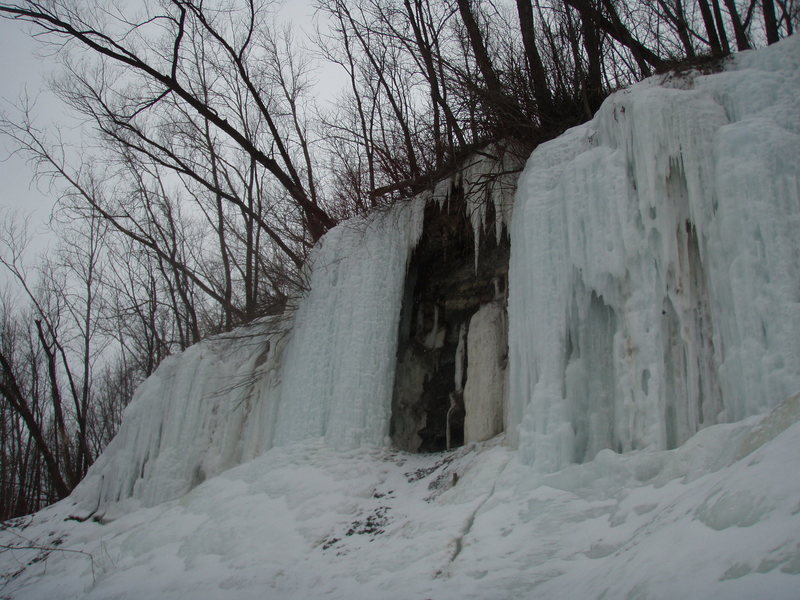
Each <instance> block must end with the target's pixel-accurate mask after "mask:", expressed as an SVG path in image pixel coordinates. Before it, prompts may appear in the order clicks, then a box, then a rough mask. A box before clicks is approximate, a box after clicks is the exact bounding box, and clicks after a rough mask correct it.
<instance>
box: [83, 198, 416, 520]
mask: <svg viewBox="0 0 800 600" xmlns="http://www.w3.org/2000/svg"><path fill="white" fill-rule="evenodd" d="M423 208H424V204H423V202H422V201H414V202H410V203H405V204H403V205H398V206H396V207H394V208H392V209H391V210H387V211H385V212H383V213H380V214H376V215H373V216H372V217H371V218H370V219H369V220H361V219H354V220H351V221H348V222H347V223H344V224H342V225H340V226H339V227H337V228H335V229H334V230H332V231H330V232H329V233H328V235H326V236H325V238H324V239H323V241H322V243H321V245H320V246H319V247H318V248H316V249H315V251H314V252H313V254H312V257H311V259H310V261H309V262H310V265H311V267H310V275H309V291H308V293H307V295H306V296H305V297H304V298H302V299H301V300H300V301H299V304H298V306H297V308H296V310H295V311H294V314H293V315H291V316H286V317H282V318H278V319H273V320H269V321H261V322H258V323H255V324H253V325H251V326H248V327H245V328H240V329H238V330H236V331H235V332H232V333H230V334H226V335H222V336H219V337H217V338H215V339H210V340H206V341H204V342H201V343H199V344H197V345H195V346H193V347H191V348H189V349H188V350H186V351H185V352H183V353H181V354H179V355H176V356H172V357H169V358H167V359H166V360H165V361H164V362H163V363H162V364H161V365H160V366H159V368H158V369H157V370H156V372H155V373H154V374H153V375H152V376H151V377H150V378H148V379H147V380H146V381H145V382H144V383H143V384H142V385H141V386H140V387H139V388H138V389H137V391H136V394H135V397H134V399H133V401H132V402H131V404H130V406H129V407H128V408H127V409H126V411H125V415H124V418H123V423H122V426H121V428H120V431H119V433H118V435H117V436H116V437H115V438H114V440H112V442H111V443H110V444H109V446H108V448H107V449H106V450H105V452H104V453H103V454H102V455H101V456H100V458H99V459H98V460H97V462H96V463H95V465H93V467H92V469H91V470H90V471H89V474H88V475H87V477H86V478H85V480H84V481H83V482H82V483H81V485H80V486H79V487H78V489H77V490H76V491H75V494H74V496H73V498H75V499H77V500H78V501H80V502H81V504H82V505H83V506H84V507H85V508H86V509H88V510H95V509H96V510H98V511H104V510H106V509H107V508H108V507H109V505H112V504H115V503H118V502H120V501H125V500H128V499H131V500H134V501H138V502H140V503H142V504H144V505H146V506H151V505H155V504H158V503H159V502H163V501H165V500H169V499H172V498H176V497H178V496H181V495H182V494H185V493H186V492H188V491H189V490H191V489H192V488H193V487H194V486H196V485H198V484H199V483H201V482H202V481H203V480H205V479H207V478H209V477H212V476H214V475H216V474H218V473H220V472H221V471H223V470H225V469H228V468H230V467H232V466H235V465H237V464H239V463H241V462H243V461H246V460H249V459H252V458H254V457H256V456H258V455H259V454H261V453H262V452H264V451H265V450H267V449H269V448H270V447H272V446H274V445H282V444H287V443H291V442H295V441H299V440H303V439H306V438H311V437H319V436H324V437H325V440H326V443H328V444H329V445H331V446H333V447H335V448H340V449H345V448H353V447H356V446H358V445H360V444H382V443H384V442H385V440H386V436H387V435H388V428H389V414H390V411H391V401H392V387H393V382H394V368H395V352H396V347H397V339H396V338H397V321H398V318H399V314H400V306H401V303H402V297H403V284H404V281H405V275H406V263H407V261H408V257H409V254H410V252H411V249H412V248H413V247H414V246H415V245H416V243H417V237H418V236H419V233H420V231H421V229H422V214H423Z"/></svg>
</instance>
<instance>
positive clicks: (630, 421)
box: [509, 38, 800, 472]
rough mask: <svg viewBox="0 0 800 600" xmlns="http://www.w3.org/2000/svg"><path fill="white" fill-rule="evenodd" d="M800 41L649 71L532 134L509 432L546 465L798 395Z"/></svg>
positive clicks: (522, 213)
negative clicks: (574, 123) (706, 64)
mask: <svg viewBox="0 0 800 600" xmlns="http://www.w3.org/2000/svg"><path fill="white" fill-rule="evenodd" d="M799 63H800V43H799V42H798V39H796V38H791V39H788V40H786V42H784V43H782V44H780V45H779V46H775V47H770V48H767V49H764V50H762V51H760V52H756V53H753V52H748V53H742V54H741V55H739V56H737V57H736V58H735V59H734V60H733V61H732V64H731V65H729V66H728V68H727V70H726V71H725V72H723V73H719V74H713V75H700V74H698V73H696V72H695V73H687V74H683V75H681V76H676V75H672V76H661V77H656V78H651V79H649V80H647V81H645V82H643V83H641V84H639V85H636V86H634V87H633V88H632V89H630V90H624V91H622V92H619V93H616V94H614V95H613V96H611V97H610V98H609V99H608V100H607V101H606V102H605V103H604V104H603V106H602V108H601V109H600V111H599V112H598V114H597V115H596V117H595V118H594V120H592V121H591V122H589V123H587V124H585V125H583V126H581V127H577V128H574V129H572V130H570V131H568V132H567V133H566V134H565V135H563V136H561V137H560V138H558V139H556V140H554V141H552V142H549V143H547V144H544V145H542V146H540V147H539V148H538V149H537V150H536V151H535V152H534V153H533V155H532V156H531V157H530V159H529V161H528V163H527V165H526V168H525V170H524V172H523V174H522V176H521V178H520V182H519V189H518V192H517V198H516V204H515V207H514V218H513V221H512V228H511V239H512V245H511V265H510V274H509V282H510V283H509V288H510V289H509V332H510V337H509V360H510V374H509V386H510V395H509V420H510V423H509V432H510V436H511V441H512V443H514V444H515V445H517V446H518V448H519V451H520V454H521V456H522V458H523V460H524V461H525V462H527V463H530V464H534V465H536V466H537V467H538V468H539V469H541V470H542V471H546V472H547V471H556V470H559V469H561V468H564V467H566V466H567V465H569V464H570V463H572V462H581V461H585V460H591V459H592V458H593V457H594V456H595V455H596V454H597V452H599V451H600V450H602V449H604V448H611V449H613V450H615V451H620V452H627V451H631V450H635V449H641V448H651V449H666V448H674V447H676V446H678V445H680V444H682V443H684V442H685V441H686V440H687V439H689V438H690V437H691V436H692V435H693V434H694V433H696V432H697V431H698V430H700V429H701V428H703V427H706V426H708V425H711V424H714V423H724V422H733V421H738V420H740V419H743V418H745V417H748V416H751V415H755V414H760V413H763V412H764V411H766V410H769V409H770V408H772V407H774V406H775V405H777V404H778V403H779V402H782V401H783V400H785V399H786V398H788V397H789V396H790V395H792V394H794V393H796V392H797V391H798V390H800V249H799V247H798V240H800V210H798V208H800V183H799V182H798V164H797V157H798V156H800V117H798V115H800V100H799V99H800V69H799V68H798V66H800V65H799Z"/></svg>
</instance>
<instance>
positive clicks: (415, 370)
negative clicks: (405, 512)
mask: <svg viewBox="0 0 800 600" xmlns="http://www.w3.org/2000/svg"><path fill="white" fill-rule="evenodd" d="M487 212H488V214H487V219H486V225H485V228H484V232H482V235H481V242H480V246H479V261H478V268H477V271H476V268H475V256H474V252H475V250H474V234H473V230H472V226H471V224H470V222H469V220H468V218H467V216H466V211H465V210H464V204H463V197H462V196H461V195H460V192H459V191H458V190H456V191H454V193H453V194H451V196H450V199H449V201H447V202H444V203H443V204H442V205H441V206H440V205H439V204H438V203H436V202H430V203H429V204H428V206H427V207H426V210H425V221H424V227H423V233H422V236H421V238H420V242H419V244H418V245H417V248H416V249H415V251H414V253H413V256H412V259H411V263H410V265H409V269H408V274H407V277H406V286H405V294H404V298H403V308H402V310H401V317H400V325H399V337H398V351H397V369H396V372H395V386H394V395H393V400H392V419H391V426H390V435H391V437H392V441H393V443H394V445H395V446H396V447H397V448H399V449H401V450H406V451H410V452H440V451H443V450H447V449H450V448H455V447H458V446H461V445H463V444H464V422H465V415H466V413H465V408H464V398H463V391H464V385H465V383H466V379H467V375H468V374H467V364H468V362H467V343H466V341H467V333H468V327H469V323H470V319H471V317H472V316H473V315H474V314H475V313H476V312H477V311H478V309H479V308H480V307H481V306H482V305H484V304H487V303H491V302H493V301H497V300H498V298H500V299H502V302H503V304H504V303H505V295H506V282H507V277H508V259H509V254H510V244H509V239H508V235H507V234H506V233H505V232H504V233H503V234H502V235H501V239H500V240H499V242H498V241H497V240H496V239H495V234H494V230H495V227H494V208H493V206H491V205H490V206H489V209H488V211H487ZM483 233H485V235H484V234H483Z"/></svg>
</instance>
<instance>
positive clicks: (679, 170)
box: [74, 37, 800, 508]
mask: <svg viewBox="0 0 800 600" xmlns="http://www.w3.org/2000/svg"><path fill="white" fill-rule="evenodd" d="M798 63H800V42H798V38H796V37H795V38H793V39H792V38H790V39H788V40H786V41H784V42H782V43H781V44H779V45H778V46H776V47H770V48H768V49H765V50H763V51H760V52H758V53H743V54H741V55H740V56H739V57H737V58H736V59H734V60H733V61H732V62H731V63H729V64H728V65H727V66H726V70H725V71H723V72H721V73H717V74H713V75H707V76H705V75H699V74H697V73H688V74H684V75H681V76H659V77H656V78H652V79H650V80H648V81H645V82H643V83H642V84H639V85H637V86H634V87H633V88H632V89H630V90H626V91H622V92H619V93H616V94H614V95H613V96H611V97H610V98H609V99H608V100H607V101H606V102H605V103H604V105H603V107H602V108H601V110H600V112H599V113H598V114H597V116H596V117H595V118H594V119H593V120H592V121H591V122H589V123H587V124H585V125H583V126H580V127H577V128H574V129H572V130H570V131H568V132H567V133H566V134H565V135H563V136H562V137H560V138H558V139H557V140H554V141H552V142H550V143H547V144H544V145H542V146H540V147H539V148H538V149H537V150H536V151H535V152H534V153H533V155H532V156H531V158H530V160H529V161H528V164H527V166H526V168H525V170H524V172H523V174H522V176H521V178H520V180H519V186H518V190H517V195H516V201H515V202H516V204H515V207H514V212H513V216H512V224H511V247H512V255H511V267H510V273H509V294H510V295H509V307H508V309H509V312H508V330H509V338H508V346H509V354H508V382H507V383H508V385H505V383H504V382H500V384H498V385H495V384H494V383H492V374H491V373H489V372H484V371H485V369H484V370H483V371H481V372H482V375H483V378H482V379H481V380H480V381H478V380H473V381H472V382H470V381H469V378H468V379H467V381H466V392H465V393H466V394H467V396H469V397H470V398H472V396H475V395H477V396H484V395H485V394H486V393H489V392H484V388H486V389H488V390H490V391H496V390H497V389H498V387H499V388H500V389H505V392H504V394H505V396H506V398H505V402H506V406H507V410H505V411H504V412H503V413H498V412H497V411H491V410H484V409H485V408H486V407H484V408H483V409H481V410H482V411H483V412H482V413H481V415H482V416H480V418H477V420H475V421H474V422H475V427H478V428H483V429H486V428H489V429H491V430H492V431H494V430H496V429H497V424H496V421H497V419H498V418H500V416H499V415H501V414H502V418H503V420H504V423H503V427H504V428H505V429H506V431H507V432H508V439H509V441H510V443H511V444H512V445H513V446H516V447H518V449H519V455H520V457H521V458H522V460H523V461H524V462H527V463H529V464H533V465H535V466H536V467H537V469H539V470H540V471H555V470H558V469H560V468H562V467H564V466H566V465H568V464H569V463H572V462H582V461H588V460H591V459H592V458H594V457H595V455H596V454H597V453H598V452H599V451H600V450H603V449H606V448H610V449H612V450H614V451H619V452H625V451H628V450H631V449H637V448H652V449H665V448H673V447H676V446H679V445H680V444H682V443H683V442H684V441H685V440H687V439H688V438H689V437H690V436H692V435H693V434H694V433H695V432H696V431H698V430H699V429H701V428H703V427H706V426H708V425H711V424H714V423H720V422H726V421H736V420H739V419H742V418H744V417H746V416H749V415H753V414H756V413H761V412H765V411H766V410H768V409H769V408H771V407H773V406H775V405H777V404H778V403H779V402H781V401H783V400H784V399H786V398H788V397H789V396H791V395H792V394H793V393H796V392H797V391H800V241H799V240H800V183H798V165H797V157H798V156H800V105H799V104H798V98H800V69H799V68H798V66H800V64H798ZM424 202H425V199H420V200H418V201H416V202H412V203H409V204H405V205H399V206H396V207H395V208H394V209H392V210H390V211H388V212H384V213H381V214H378V215H376V216H374V217H373V218H371V219H369V220H357V221H352V222H348V223H345V224H343V225H341V226H339V227H337V228H336V229H334V230H332V231H331V232H330V233H329V234H328V235H327V236H326V237H325V238H324V240H323V243H322V244H321V246H320V247H319V248H317V249H316V251H315V252H314V254H313V256H312V259H311V261H310V265H311V268H310V276H309V284H310V287H309V292H308V293H307V295H306V297H305V298H303V299H302V300H301V301H300V303H299V306H298V307H297V310H296V311H295V312H294V314H293V317H292V318H291V319H290V320H289V322H287V323H280V322H276V321H270V322H261V323H256V324H254V325H253V326H251V327H250V328H249V329H247V330H244V333H237V334H232V335H229V336H223V337H221V338H219V339H216V340H210V341H207V342H204V343H202V344H199V345H198V346H196V347H194V348H191V349H189V350H188V351H187V352H186V353H184V354H183V355H180V356H176V357H172V358H170V359H167V360H166V361H165V362H164V364H162V366H161V367H160V368H159V369H158V370H157V372H156V373H155V374H154V375H153V376H152V377H151V378H150V379H148V381H146V382H145V383H144V384H143V385H142V386H141V388H140V389H139V390H138V392H137V394H136V397H135V399H134V401H133V403H132V404H131V406H130V407H129V408H128V410H127V411H126V414H125V418H124V422H123V426H122V428H121V430H120V433H119V435H118V436H117V437H116V438H115V440H114V441H113V442H112V443H111V444H110V446H109V447H108V449H107V450H106V452H105V453H104V454H103V455H102V456H101V457H100V459H99V460H98V461H97V463H96V464H95V465H94V467H93V468H92V469H91V471H90V474H89V476H88V477H87V478H86V480H85V481H84V482H83V483H82V484H81V486H80V487H79V488H78V490H77V491H76V494H75V496H74V498H76V499H78V500H80V501H81V502H82V503H83V504H84V505H85V506H86V507H87V508H96V507H100V506H103V507H107V506H109V505H113V504H115V503H117V502H118V501H124V500H126V499H130V500H132V501H140V502H142V503H143V504H145V505H154V504H157V503H159V502H161V501H164V500H167V499H170V498H175V497H178V496H180V495H182V494H184V493H185V492H187V491H188V490H190V489H191V488H192V487H194V486H196V485H197V484H198V483H200V482H201V481H203V480H204V479H207V478H209V477H212V476H214V475H216V474H218V473H220V472H221V471H223V470H225V469H227V468H229V467H232V466H234V465H236V464H239V463H241V462H244V461H246V460H249V459H251V458H254V457H256V456H258V455H260V454H262V453H263V452H265V451H266V450H267V449H269V448H271V447H273V446H276V445H285V444H289V443H291V442H296V441H299V440H303V439H307V438H316V437H323V438H324V439H325V441H326V443H327V444H328V445H330V446H333V447H335V448H340V449H341V448H353V447H357V446H359V445H361V444H377V445H382V444H386V443H388V442H387V434H388V427H389V422H390V412H391V401H392V388H393V379H394V372H395V365H396V352H397V330H398V318H399V314H400V310H401V304H402V301H403V295H404V294H403V285H404V280H405V271H406V268H407V264H408V261H409V256H410V253H411V251H412V250H413V248H414V247H415V246H416V243H417V237H418V236H419V234H420V232H421V231H422V222H421V221H422V215H423V209H424ZM470 202H471V200H470ZM495 212H497V211H495ZM482 218H483V217H482ZM507 219H508V215H504V216H503V219H502V220H503V221H507ZM473 226H475V223H473ZM478 237H479V236H477V234H476V239H478ZM485 312H486V311H484V313H485ZM484 313H481V316H480V317H476V323H477V322H483V321H487V319H489V316H488V313H487V314H484ZM484 317H485V318H484ZM501 318H502V317H501V315H500V314H497V315H493V316H491V319H492V320H493V321H496V320H498V319H501ZM481 319H483V321H482V320H481ZM487 322H488V321H487ZM265 331H266V333H265ZM484 337H485V336H484ZM478 338H479V336H478V329H476V332H475V333H473V334H472V339H471V340H469V339H468V340H465V344H466V345H465V347H466V348H467V350H469V348H468V346H469V344H470V343H473V344H474V345H475V348H474V349H473V350H472V351H471V354H472V358H471V359H470V357H469V356H468V357H467V361H466V362H467V364H468V365H470V361H472V363H474V362H475V361H476V360H477V358H476V357H477V356H478V354H479V351H478V346H480V348H482V349H483V350H486V352H485V354H486V356H488V357H490V358H491V359H492V360H493V361H495V362H501V361H502V362H503V363H505V357H503V356H502V349H501V348H499V346H498V348H497V349H496V350H492V351H491V352H490V351H489V350H491V348H489V345H487V344H488V343H486V342H485V341H484V342H480V340H479V339H478ZM497 339H500V338H497ZM492 340H494V341H492V343H495V342H497V340H496V339H495V337H492ZM503 341H504V340H503ZM498 343H499V342H498ZM487 360H488V359H487ZM469 368H473V367H472V366H470V367H469ZM479 370H480V369H479ZM484 384H485V385H484ZM501 395H502V394H501ZM477 396H476V398H477ZM477 416H478V415H474V414H473V415H468V416H467V419H468V421H469V419H470V418H473V419H475V418H476V417H477ZM470 422H471V421H470Z"/></svg>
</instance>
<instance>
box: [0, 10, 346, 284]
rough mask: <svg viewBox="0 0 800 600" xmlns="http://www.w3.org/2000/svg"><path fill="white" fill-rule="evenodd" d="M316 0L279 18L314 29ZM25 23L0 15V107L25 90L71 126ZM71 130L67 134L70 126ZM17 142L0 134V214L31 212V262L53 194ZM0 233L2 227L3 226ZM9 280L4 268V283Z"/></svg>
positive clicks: (53, 121) (325, 90) (43, 117)
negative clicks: (15, 149) (21, 154)
mask: <svg viewBox="0 0 800 600" xmlns="http://www.w3.org/2000/svg"><path fill="white" fill-rule="evenodd" d="M311 4H312V0H286V1H285V3H284V5H283V7H282V8H281V9H279V13H278V15H279V18H281V19H285V20H286V21H288V22H293V23H295V24H296V25H297V26H298V28H299V29H300V30H301V31H298V37H302V36H303V35H304V33H302V32H311V31H312V13H313V10H312V8H311ZM29 29H30V27H29V26H28V25H26V24H24V23H20V22H14V21H9V20H7V19H1V18H0V113H2V114H11V115H13V112H14V111H13V105H14V104H16V103H18V100H19V99H20V97H21V96H22V95H23V94H26V93H27V95H28V96H29V97H30V98H36V100H37V101H36V106H35V110H34V116H35V121H36V123H37V124H38V125H39V126H45V127H49V126H54V125H59V126H62V127H65V126H66V127H68V125H69V121H70V115H69V113H68V112H67V109H66V108H65V107H64V106H63V105H62V104H61V102H60V101H59V100H58V99H57V98H55V97H54V96H53V95H52V94H51V93H50V92H49V91H48V89H47V81H46V80H47V78H48V77H50V76H52V75H53V74H55V73H57V70H58V64H57V63H58V60H57V58H55V57H52V56H48V55H47V52H46V51H45V50H43V49H42V45H41V44H40V43H38V42H37V41H36V40H34V39H33V38H31V36H30V35H29V34H28V33H27V31H28V30H29ZM319 76H320V82H319V83H318V85H317V89H318V90H319V93H322V94H325V95H331V94H332V90H336V89H339V88H340V86H341V85H342V79H341V77H339V76H338V74H337V73H335V72H331V71H330V70H327V71H326V72H320V73H319ZM67 136H69V134H68V132H67ZM12 150H13V146H12V145H11V144H10V143H9V141H8V140H6V139H4V138H3V137H2V136H0V161H1V162H0V218H5V215H6V214H7V213H9V212H11V213H17V215H18V216H19V217H29V218H30V233H31V234H33V236H34V238H33V240H32V242H31V245H30V247H29V248H30V251H31V252H29V255H28V257H27V258H28V262H29V263H33V262H35V258H36V254H38V253H41V252H43V251H45V250H46V249H47V247H48V245H49V244H50V242H51V240H52V237H53V236H52V233H51V232H49V230H48V227H47V223H48V221H49V217H50V213H51V210H52V207H53V202H54V200H55V197H54V196H53V195H52V194H51V193H49V192H48V190H47V182H46V181H42V182H40V183H39V184H38V185H37V184H36V183H32V178H33V175H34V173H33V169H32V167H31V166H30V165H29V164H28V163H27V162H26V161H25V160H24V158H22V157H19V156H10V153H11V151H12ZM0 235H2V232H1V231H0ZM5 281H6V278H5V273H0V288H2V287H3V284H4V282H5Z"/></svg>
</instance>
